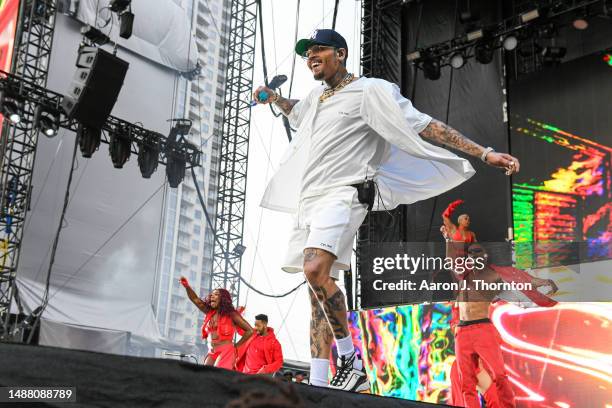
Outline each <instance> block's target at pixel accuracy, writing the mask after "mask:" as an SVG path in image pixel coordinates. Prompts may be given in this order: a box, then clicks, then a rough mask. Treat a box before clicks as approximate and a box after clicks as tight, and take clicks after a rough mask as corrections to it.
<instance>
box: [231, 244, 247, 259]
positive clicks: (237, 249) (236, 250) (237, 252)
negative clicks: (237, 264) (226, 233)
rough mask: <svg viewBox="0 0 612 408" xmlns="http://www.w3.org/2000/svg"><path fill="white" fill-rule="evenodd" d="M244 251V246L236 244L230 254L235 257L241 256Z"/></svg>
mask: <svg viewBox="0 0 612 408" xmlns="http://www.w3.org/2000/svg"><path fill="white" fill-rule="evenodd" d="M244 251H246V247H245V246H244V245H242V244H236V246H235V247H234V250H233V251H232V254H234V255H236V256H242V255H243V254H244Z"/></svg>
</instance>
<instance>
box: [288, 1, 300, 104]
mask: <svg viewBox="0 0 612 408" xmlns="http://www.w3.org/2000/svg"><path fill="white" fill-rule="evenodd" d="M299 26H300V0H297V8H296V10H295V33H294V34H293V43H294V44H295V43H297V37H298V27H299ZM292 54H293V61H292V62H291V76H290V79H289V95H288V99H291V90H292V89H293V75H294V74H295V58H296V57H297V54H296V53H295V52H292Z"/></svg>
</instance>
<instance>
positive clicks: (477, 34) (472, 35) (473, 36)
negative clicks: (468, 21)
mask: <svg viewBox="0 0 612 408" xmlns="http://www.w3.org/2000/svg"><path fill="white" fill-rule="evenodd" d="M466 37H467V40H468V41H476V40H479V39H481V38H482V37H484V31H483V30H482V29H478V30H474V31H470V32H469V33H467V34H466Z"/></svg>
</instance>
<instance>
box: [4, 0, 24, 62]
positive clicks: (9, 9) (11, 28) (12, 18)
mask: <svg viewBox="0 0 612 408" xmlns="http://www.w3.org/2000/svg"><path fill="white" fill-rule="evenodd" d="M18 11H19V0H0V69H1V70H2V71H5V72H9V71H10V70H11V62H12V60H13V46H14V44H15V30H16V29H17V13H18Z"/></svg>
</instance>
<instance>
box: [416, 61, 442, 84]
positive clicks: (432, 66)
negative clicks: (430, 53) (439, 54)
mask: <svg viewBox="0 0 612 408" xmlns="http://www.w3.org/2000/svg"><path fill="white" fill-rule="evenodd" d="M421 67H422V68H423V74H424V75H425V78H427V79H430V80H432V81H435V80H436V79H440V60H439V59H437V58H436V59H427V60H425V61H423V64H422V66H421Z"/></svg>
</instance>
